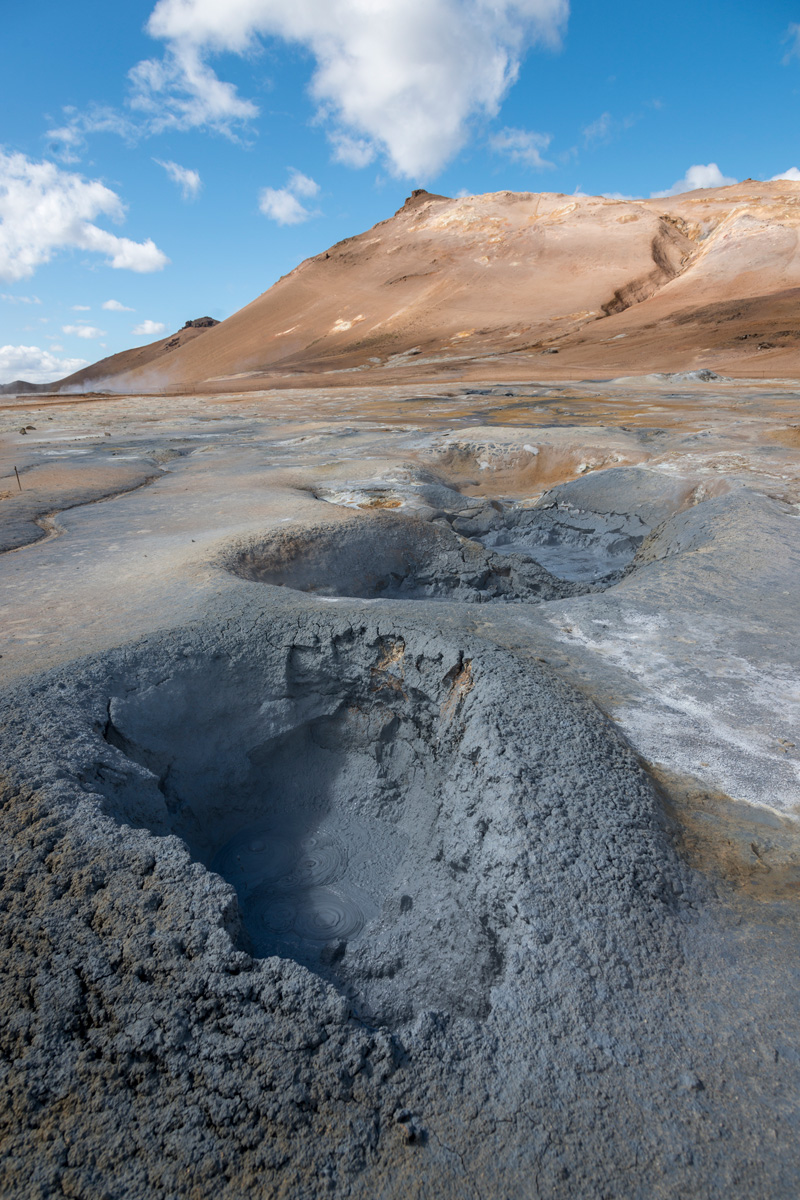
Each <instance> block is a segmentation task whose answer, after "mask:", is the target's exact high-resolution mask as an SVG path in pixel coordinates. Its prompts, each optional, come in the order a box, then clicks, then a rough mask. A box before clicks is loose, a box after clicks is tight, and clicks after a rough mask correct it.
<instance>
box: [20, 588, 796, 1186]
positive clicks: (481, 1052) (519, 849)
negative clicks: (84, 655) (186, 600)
mask: <svg viewBox="0 0 800 1200" xmlns="http://www.w3.org/2000/svg"><path fill="white" fill-rule="evenodd" d="M427 611H428V612H430V610H427ZM417 612H420V608H419V607H418V606H411V605H405V604H402V603H387V604H386V605H382V606H381V607H380V610H379V611H378V610H376V609H374V608H370V607H366V606H365V605H364V604H363V603H358V602H357V601H356V602H352V603H348V604H347V606H346V610H345V608H344V606H342V607H340V608H339V609H337V611H336V613H335V614H332V613H331V611H330V609H329V608H328V607H327V606H324V605H320V603H319V602H318V601H316V600H314V599H313V598H311V597H307V596H303V595H298V594H297V593H291V592H287V591H285V590H280V589H277V588H272V587H267V588H264V589H253V590H250V589H247V588H243V586H242V585H241V584H234V583H233V582H232V583H231V587H230V589H229V591H228V592H227V593H224V594H223V595H222V596H221V597H220V598H219V599H218V600H216V601H215V604H214V606H213V607H212V608H211V609H210V610H209V613H208V617H207V619H205V620H204V621H203V622H201V623H198V624H196V625H194V626H191V627H186V628H184V629H180V630H173V631H171V632H170V633H169V634H168V635H163V636H160V635H153V636H150V637H148V638H146V639H144V640H142V641H140V642H137V643H134V644H132V645H130V646H127V647H123V648H121V649H119V650H117V651H114V652H111V653H108V654H106V655H103V656H97V657H95V658H91V659H88V660H83V661H82V662H79V663H75V664H72V665H71V666H70V667H69V668H68V669H59V670H55V671H52V672H50V673H48V674H46V675H42V676H39V677H38V678H36V679H33V680H31V681H29V682H28V683H26V685H25V686H20V687H19V688H18V689H17V690H16V692H14V693H13V694H11V695H10V696H9V697H8V698H7V700H6V702H5V706H4V710H3V719H2V727H1V731H0V733H1V741H2V754H3V761H4V762H5V764H6V779H5V784H4V789H3V794H2V808H1V809H0V821H1V822H2V831H3V843H2V844H3V851H2V853H3V863H2V876H1V877H0V878H1V879H2V891H0V904H2V907H3V911H4V914H5V930H6V933H5V940H4V942H3V945H2V959H3V970H2V974H0V987H2V989H3V996H2V1003H1V1004H0V1022H2V1025H1V1026H0V1038H1V1039H2V1048H3V1058H2V1074H3V1088H2V1091H0V1096H2V1098H3V1100H2V1106H0V1120H1V1121H2V1125H0V1129H2V1136H3V1146H4V1153H3V1157H2V1162H1V1163H0V1185H2V1190H3V1194H4V1195H8V1196H20V1197H22V1196H25V1197H29V1196H30V1197H41V1198H44V1197H48V1198H49V1197H52V1196H70V1195H71V1196H77V1195H79V1196H86V1197H94V1196H98V1197H99V1196H107V1197H112V1198H114V1200H116V1198H117V1197H120V1198H122V1197H126V1198H130V1197H137V1198H138V1197H142V1198H145V1197H147V1198H148V1200H149V1198H151V1197H154V1196H156V1197H165V1198H166V1197H174V1196H179V1195H180V1196H184V1195H191V1196H195V1195H196V1196H198V1197H199V1196H207V1195H211V1194H214V1195H217V1196H220V1197H226V1198H227V1197H230V1198H231V1200H234V1198H238V1197H241V1196H243V1195H247V1196H263V1197H281V1196H285V1197H309V1198H310V1197H316V1196H318V1195H320V1194H324V1193H327V1194H331V1195H335V1196H355V1197H364V1198H365V1200H366V1198H367V1197H376V1196H380V1197H392V1198H396V1200H400V1198H401V1197H402V1198H403V1200H405V1198H407V1197H420V1198H421V1197H434V1196H435V1197H437V1198H438V1197H445V1198H449V1197H453V1198H456V1197H465V1196H469V1197H473V1196H481V1197H484V1198H488V1197H500V1196H509V1197H510V1196H529V1195H530V1196H535V1195H540V1196H548V1197H549V1196H552V1197H572V1196H598V1197H600V1196H604V1197H611V1196H625V1197H642V1198H644V1197H651V1196H653V1195H659V1196H676V1197H677V1196H680V1195H696V1196H709V1197H723V1196H724V1197H731V1196H736V1197H742V1198H744V1197H751V1196H754V1195H770V1196H780V1197H783V1196H786V1197H789V1196H793V1195H794V1194H796V1182H797V1178H798V1169H799V1168H800V1154H799V1153H798V1149H797V1147H798V1145H800V1139H799V1138H798V1136H797V1134H798V1130H797V1115H796V1109H795V1107H794V1106H793V1105H792V1104H791V1103H789V1101H788V1098H789V1097H790V1096H791V1095H792V1093H793V1090H794V1089H796V1087H797V1084H798V1063H800V1043H798V1039H797V1031H796V1029H795V1027H794V1025H793V1024H792V1023H788V1025H787V1023H786V1022H785V1021H783V1019H782V1017H783V1015H784V1013H785V1008H784V1007H782V1006H786V1005H791V1004H792V1002H793V999H796V998H797V994H798V991H800V988H798V979H797V968H796V965H795V964H796V961H797V960H796V928H795V925H794V924H793V923H792V918H791V911H790V910H786V911H784V910H782V909H778V908H762V909H760V910H758V911H759V914H760V915H759V916H758V919H757V920H755V919H754V918H753V911H754V910H750V909H747V908H743V907H742V905H741V903H738V902H737V903H735V902H734V901H733V899H731V898H728V897H727V893H725V892H724V891H723V892H720V893H719V894H717V893H716V892H715V888H714V886H712V885H711V884H710V883H709V882H708V881H707V880H706V879H704V878H703V877H702V876H701V875H699V874H697V873H696V872H694V871H692V870H691V869H690V868H689V867H688V866H687V865H686V864H685V863H684V862H683V861H682V859H681V858H680V857H679V855H678V853H677V852H676V849H675V846H674V844H673V839H672V834H671V830H670V826H669V823H668V820H667V818H666V816H665V812H664V808H663V805H662V802H661V799H660V797H659V794H658V792H657V790H656V789H655V788H654V786H653V785H652V783H651V781H650V780H649V778H648V777H647V776H646V775H645V774H644V773H643V771H642V770H641V768H640V766H639V764H638V762H637V760H636V758H635V756H634V755H633V754H632V752H631V751H630V750H629V748H628V747H627V746H626V745H625V743H624V742H623V741H622V740H621V739H620V737H619V736H618V735H617V733H616V732H615V731H614V729H613V728H612V727H611V726H610V724H609V723H608V722H607V721H606V720H605V718H604V717H603V716H602V715H601V714H600V713H599V712H598V710H597V709H596V708H595V707H594V706H593V705H591V704H590V703H588V702H587V701H586V700H585V699H583V698H582V697H580V696H579V695H577V694H576V693H573V692H572V691H570V690H569V689H568V688H567V687H566V686H565V685H563V684H562V683H560V682H559V681H558V680H557V679H556V678H555V677H554V676H553V675H552V674H550V673H549V672H548V670H547V669H546V668H545V667H543V666H542V665H540V664H537V663H535V662H532V661H527V660H522V659H521V658H518V657H517V656H515V655H512V654H510V653H508V652H505V651H501V650H499V649H498V648H497V647H496V646H494V645H492V644H491V643H487V642H484V641H481V640H480V639H476V638H473V637H470V636H468V635H459V634H458V633H457V632H454V630H455V626H453V629H451V631H450V632H445V630H444V628H442V627H439V626H437V625H436V623H435V622H434V621H433V619H432V618H431V617H430V616H425V617H424V618H423V617H416V616H415V615H414V614H415V613H417ZM776 978H779V979H780V987H774V986H772V985H771V984H770V981H774V980H775V979H776ZM765 984H767V985H768V986H765ZM754 1105H755V1106H756V1107H755V1109H754ZM754 1111H757V1113H758V1119H757V1120H754Z"/></svg>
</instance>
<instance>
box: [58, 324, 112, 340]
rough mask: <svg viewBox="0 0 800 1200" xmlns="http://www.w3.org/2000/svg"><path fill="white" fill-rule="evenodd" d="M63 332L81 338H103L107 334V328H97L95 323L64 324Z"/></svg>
mask: <svg viewBox="0 0 800 1200" xmlns="http://www.w3.org/2000/svg"><path fill="white" fill-rule="evenodd" d="M61 332H62V333H69V334H71V335H72V336H73V337H79V338H87V339H91V338H101V337H105V336H106V331H105V329H97V328H96V327H95V326H94V325H62V326H61Z"/></svg>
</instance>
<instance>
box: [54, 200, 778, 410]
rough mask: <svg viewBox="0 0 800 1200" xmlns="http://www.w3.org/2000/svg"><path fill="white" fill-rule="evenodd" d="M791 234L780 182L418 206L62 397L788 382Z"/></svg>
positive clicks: (92, 373)
mask: <svg viewBox="0 0 800 1200" xmlns="http://www.w3.org/2000/svg"><path fill="white" fill-rule="evenodd" d="M798 231H800V185H798V184H796V183H793V182H790V181H780V182H775V183H760V182H758V181H755V180H747V181H745V182H744V183H741V184H736V185H734V186H732V187H727V188H717V189H710V190H703V191H694V192H689V193H687V194H685V195H681V196H672V197H669V198H663V199H654V200H626V199H612V198H607V197H602V196H566V195H557V194H552V193H541V194H538V193H529V192H524V193H515V192H498V193H493V194H489V195H482V196H466V197H463V198H459V199H448V198H447V197H445V196H434V195H431V194H429V193H427V192H423V191H419V192H415V193H413V195H412V196H410V197H409V199H408V200H407V201H406V203H405V204H404V205H403V207H402V208H401V209H400V210H399V211H398V212H397V213H395V215H394V216H392V217H390V218H389V219H388V220H385V221H382V222H380V223H379V224H378V225H376V226H374V228H372V229H370V230H368V231H367V232H365V233H362V234H360V235H359V236H357V237H352V238H347V239H346V240H345V241H343V242H339V243H337V244H336V245H335V246H332V247H331V248H330V249H329V250H326V251H325V252H323V253H322V254H318V255H316V256H315V257H313V258H310V259H307V260H306V261H305V262H303V263H301V264H300V265H299V266H298V267H297V268H296V269H295V270H294V271H292V272H291V273H290V274H289V275H286V276H284V278H282V279H281V280H279V281H278V282H277V283H276V284H275V285H274V286H273V287H271V288H270V289H269V291H267V292H264V293H263V294H262V295H261V296H259V297H258V298H257V299H256V300H254V301H253V302H252V303H251V304H248V305H247V306H246V307H245V308H243V309H241V310H240V311H239V312H237V313H234V315H233V316H231V317H229V318H228V319H227V320H226V321H223V322H222V323H221V324H218V325H216V326H215V327H214V328H213V329H209V330H208V331H204V332H203V336H202V337H199V336H196V332H197V331H193V330H183V331H181V334H180V335H177V336H178V337H179V339H180V340H179V341H178V343H177V344H175V343H174V342H173V340H172V339H169V340H168V341H167V342H166V343H164V342H160V343H158V344H156V343H153V345H152V346H151V347H143V348H142V349H141V350H136V351H128V352H126V355H127V357H126V355H115V356H114V357H113V358H112V359H107V360H105V361H104V362H103V363H98V364H95V366H93V367H87V368H84V370H83V371H80V372H77V374H76V375H75V376H72V377H70V379H69V380H66V381H63V382H64V383H69V384H73V383H74V382H80V385H81V386H85V387H87V388H88V387H90V386H91V387H99V386H102V380H103V377H104V376H105V377H106V378H110V379H112V380H113V386H114V387H115V388H123V389H125V390H148V391H184V390H193V391H194V390H196V391H206V392H213V391H228V390H231V389H235V390H237V391H241V390H247V389H252V388H265V387H272V386H286V385H294V386H302V385H313V384H315V383H325V384H336V383H339V384H341V385H355V384H367V383H370V384H372V383H376V384H380V383H384V382H385V383H399V382H407V381H408V382H410V381H412V380H414V379H418V380H426V379H428V380H435V379H437V378H442V377H448V378H461V379H488V378H491V379H504V378H505V379H525V378H540V379H546V378H559V377H561V378H587V377H589V378H597V377H601V378H602V377H608V376H613V375H627V374H641V373H649V372H653V371H686V370H701V369H713V370H715V371H718V372H720V373H723V374H728V375H734V376H736V375H740V376H747V375H774V376H784V377H796V376H799V375H800V252H799V251H798ZM167 347H169V349H167ZM137 355H140V356H142V357H141V358H137V357H136V356H137Z"/></svg>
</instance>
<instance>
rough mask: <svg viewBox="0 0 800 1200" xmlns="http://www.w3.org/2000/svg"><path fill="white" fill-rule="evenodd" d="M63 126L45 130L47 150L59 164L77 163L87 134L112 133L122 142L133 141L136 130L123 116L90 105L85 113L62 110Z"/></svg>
mask: <svg viewBox="0 0 800 1200" xmlns="http://www.w3.org/2000/svg"><path fill="white" fill-rule="evenodd" d="M63 113H64V116H65V117H66V121H65V123H64V124H63V125H59V126H57V127H56V128H53V129H48V131H47V133H46V134H45V137H46V138H47V142H48V150H49V152H50V154H52V155H53V156H54V157H55V158H58V159H60V161H61V162H63V163H76V162H79V161H80V159H81V156H82V155H83V153H84V152H85V150H86V146H87V139H88V135H89V134H91V133H114V134H117V135H118V136H119V137H122V138H124V139H125V141H126V142H135V141H137V140H138V138H139V136H140V131H139V129H138V128H137V126H136V124H135V122H133V121H132V120H131V119H130V117H129V116H127V115H126V114H125V113H121V112H119V111H118V110H117V109H115V108H110V107H108V106H100V105H92V107H91V108H89V109H88V110H87V111H86V112H80V111H79V110H78V109H76V108H74V107H72V106H69V107H67V108H64V109H63Z"/></svg>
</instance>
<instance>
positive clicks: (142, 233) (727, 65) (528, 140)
mask: <svg viewBox="0 0 800 1200" xmlns="http://www.w3.org/2000/svg"><path fill="white" fill-rule="evenodd" d="M3 25H4V39H3V41H4V47H5V54H4V64H3V71H2V73H0V97H2V99H1V100H0V112H1V113H2V126H1V127H0V382H6V381H9V380H11V379H15V378H18V377H22V378H26V379H30V380H34V381H46V380H49V379H55V378H59V377H61V376H62V375H64V374H65V373H67V372H68V371H69V370H74V369H76V368H77V366H79V365H81V364H82V363H83V362H92V361H95V360H96V359H98V358H100V357H103V356H104V355H106V354H112V353H115V352H116V351H118V350H122V349H125V348H127V347H128V346H131V345H136V344H143V343H146V342H149V341H153V340H154V339H155V338H156V337H157V336H159V335H160V334H161V333H162V332H164V333H168V332H172V331H173V330H174V329H176V328H179V327H180V326H181V325H182V324H183V323H184V321H186V320H187V319H190V318H194V317H198V316H204V315H206V314H208V315H210V316H214V317H217V318H220V319H222V318H224V317H226V316H228V315H230V313H232V312H234V311H235V310H236V309H238V308H240V307H241V306H242V305H244V304H246V303H248V302H249V301H250V300H252V299H254V298H255V297H256V296H257V295H258V294H259V293H260V292H262V291H265V290H266V289H267V288H268V287H270V286H271V285H272V283H274V282H275V280H276V279H277V278H278V277H279V276H280V275H282V274H284V273H286V272H287V271H289V270H291V269H292V268H293V267H294V266H296V265H297V263H298V262H300V261H301V260H302V259H303V258H306V257H308V256H309V255H311V254H315V253H317V252H318V251H320V250H323V249H325V248H326V247H327V246H329V245H331V244H332V243H333V242H336V241H338V240H340V239H341V238H344V237H348V236H350V235H352V234H354V233H358V232H361V231H362V230H363V229H366V228H368V227H369V226H370V225H372V224H374V223H375V222H376V221H379V220H381V219H382V218H384V217H386V216H388V215H389V214H391V213H392V212H394V210H395V209H397V208H398V207H399V206H400V205H401V204H402V202H403V200H404V199H405V197H406V196H407V195H408V194H409V192H410V191H411V189H412V188H413V187H420V186H425V187H427V188H428V189H429V190H431V191H436V192H442V193H444V194H447V195H458V194H463V193H469V192H486V191H499V190H504V189H510V190H519V191H552V192H568V193H571V192H575V191H582V192H586V193H619V194H622V195H630V196H650V195H652V194H654V193H658V192H667V191H669V190H670V189H675V188H676V187H679V186H681V190H682V188H683V187H686V186H687V182H688V185H691V186H696V185H699V186H703V185H705V186H709V185H712V184H715V183H716V184H718V183H722V182H726V181H728V182H732V181H735V180H740V179H744V178H747V177H753V178H758V179H770V178H772V177H774V176H776V175H779V174H783V173H784V172H787V171H792V170H794V173H795V174H796V176H797V179H798V181H800V171H797V167H798V165H800V147H798V146H797V133H796V130H797V114H798V100H799V98H800V0H798V3H796V4H795V5H793V4H790V3H782V2H769V0H767V2H765V3H761V4H758V5H757V4H755V3H754V2H753V0H748V2H745V0H727V2H725V3H723V2H721V0H713V2H703V0H696V2H695V3H688V2H685V0H672V3H671V4H670V5H668V6H663V5H653V4H645V3H642V0H616V2H606V3H600V2H598V0H594V2H593V3H592V2H591V0H571V2H570V0H291V3H287V2H286V0H225V2H224V3H223V2H222V0H159V2H158V3H155V2H154V0H147V2H142V0H126V3H125V4H123V5H116V6H112V5H109V4H107V3H102V4H101V3H99V2H98V0H73V3H71V4H69V5H66V4H64V3H63V0H59V2H58V3H55V2H51V0H40V2H39V3H36V4H14V5H8V6H6V8H5V11H4V15H3ZM687 172H689V174H688V176H687ZM681 181H685V182H684V183H683V185H681Z"/></svg>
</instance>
